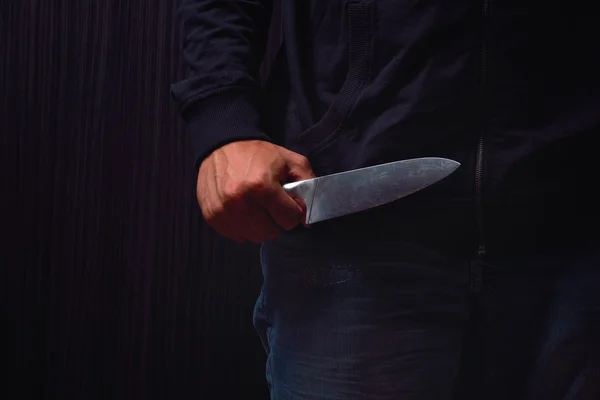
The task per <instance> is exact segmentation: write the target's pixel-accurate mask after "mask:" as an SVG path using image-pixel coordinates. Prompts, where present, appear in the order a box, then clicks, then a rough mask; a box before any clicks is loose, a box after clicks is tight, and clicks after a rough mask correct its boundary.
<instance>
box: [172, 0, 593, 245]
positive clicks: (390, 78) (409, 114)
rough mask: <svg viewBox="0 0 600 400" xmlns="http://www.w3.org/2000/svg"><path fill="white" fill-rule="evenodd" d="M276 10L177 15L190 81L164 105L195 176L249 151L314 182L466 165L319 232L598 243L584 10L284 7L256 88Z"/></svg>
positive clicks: (192, 1) (522, 2)
mask: <svg viewBox="0 0 600 400" xmlns="http://www.w3.org/2000/svg"><path fill="white" fill-rule="evenodd" d="M270 3H271V2H270V1H260V0H244V1H241V0H240V1H234V0H230V1H224V0H184V4H183V8H182V16H183V24H184V30H183V31H184V55H185V59H186V61H187V65H188V67H189V68H188V71H189V75H188V76H189V77H188V78H187V79H186V80H183V81H181V82H178V83H176V84H174V85H173V87H172V93H173V96H174V98H175V100H176V102H177V104H178V105H179V108H180V110H181V113H182V115H183V117H184V118H185V120H186V121H188V126H189V129H190V131H191V137H192V143H193V149H194V155H195V157H196V162H197V163H198V162H199V161H201V160H202V159H203V158H204V157H205V156H206V155H208V154H209V153H210V152H211V151H212V150H214V149H215V148H217V147H219V146H221V145H223V144H225V143H228V142H231V141H235V140H240V139H251V138H256V139H264V140H271V141H273V142H275V143H278V144H281V145H284V146H286V147H288V148H290V149H292V150H294V151H297V152H299V153H301V154H304V155H306V156H307V157H308V158H309V159H310V161H311V163H312V165H313V168H314V169H315V172H316V173H317V174H318V175H321V174H328V173H333V172H338V171H343V170H349V169H354V168H359V167H363V166H368V165H373V164H377V163H382V162H388V161H394V160H399V159H405V158H413V157H422V156H440V157H448V158H452V159H455V160H457V161H459V162H461V163H462V166H461V167H460V168H459V170H457V171H456V172H455V173H454V174H452V175H451V176H450V177H448V178H447V179H445V180H443V181H441V182H440V183H438V184H435V185H433V186H431V187H430V188H428V189H426V190H424V191H422V192H419V193H417V194H415V195H412V196H409V197H407V198H405V199H402V200H400V201H397V202H395V203H393V204H390V205H387V206H383V207H379V208H377V209H373V210H370V211H367V212H363V213H359V214H357V215H354V216H350V217H345V218H340V219H338V220H332V221H329V222H324V223H322V224H319V228H318V229H317V231H322V232H329V233H330V234H340V235H344V234H346V233H348V232H352V235H353V237H356V235H357V232H359V231H361V230H362V232H369V236H370V237H372V236H373V235H375V234H376V233H379V234H385V235H387V236H389V235H397V236H398V238H399V239H405V240H415V241H427V242H432V243H436V244H439V245H441V246H444V247H450V248H452V249H459V250H460V251H461V252H462V251H466V252H473V253H476V252H477V250H478V249H479V250H480V251H482V252H483V251H485V250H487V251H488V252H489V251H491V252H498V253H501V252H504V253H506V252H511V251H520V252H522V251H526V252H531V251H541V250H556V251H563V250H565V249H570V248H578V247H581V246H583V245H586V244H590V243H592V244H593V243H596V242H595V241H596V240H597V237H598V235H597V234H596V233H595V232H587V231H585V230H586V229H588V228H595V226H594V224H595V222H596V217H595V216H596V214H597V213H596V211H595V205H596V202H597V201H598V198H599V197H598V196H597V195H595V193H596V190H595V188H594V186H595V184H597V183H598V179H597V173H598V172H599V168H598V161H596V160H595V158H596V156H595V154H596V148H595V147H594V144H593V143H594V142H593V139H594V137H595V136H597V135H598V134H599V133H600V61H599V59H598V54H597V53H598V46H597V44H596V41H597V38H598V37H600V34H599V33H600V24H599V23H598V21H597V17H596V15H597V14H596V13H595V11H593V8H592V7H593V2H584V1H583V0H579V1H566V0H563V1H553V0H549V1H542V0H532V1H527V0H481V1H470V0H469V1H467V0H454V1H443V0H422V1H414V0H413V1H408V0H283V7H282V26H283V33H284V35H283V36H284V45H283V47H282V49H281V52H280V54H279V56H278V57H277V60H276V63H275V65H274V67H273V71H272V73H271V75H270V80H269V82H268V83H267V85H266V87H265V86H264V85H261V83H260V80H259V77H258V70H259V65H260V62H261V59H262V55H263V53H264V48H265V44H266V36H267V32H268V28H269V21H270V17H271V6H272V4H270ZM349 228H352V229H349Z"/></svg>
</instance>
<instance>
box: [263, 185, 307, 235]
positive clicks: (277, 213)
mask: <svg viewBox="0 0 600 400" xmlns="http://www.w3.org/2000/svg"><path fill="white" fill-rule="evenodd" d="M263 205H264V207H265V209H266V210H267V212H268V213H269V215H270V216H271V218H272V219H273V220H274V221H275V222H276V223H277V225H279V226H280V227H281V229H284V230H286V231H289V230H291V229H294V228H295V227H296V226H298V224H299V223H300V222H301V221H302V215H303V214H304V210H303V208H302V206H300V205H299V204H298V203H297V202H296V201H295V200H294V199H292V198H291V197H290V196H289V195H288V194H287V193H286V192H285V191H284V190H283V188H282V187H281V186H280V187H278V188H277V189H276V190H275V191H274V192H273V194H272V195H270V196H267V197H265V198H264V199H263Z"/></svg>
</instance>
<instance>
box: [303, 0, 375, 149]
mask: <svg viewBox="0 0 600 400" xmlns="http://www.w3.org/2000/svg"><path fill="white" fill-rule="evenodd" d="M373 1H374V0H348V2H347V3H346V17H347V19H348V34H349V37H348V58H349V64H348V72H347V74H346V79H345V81H344V84H343V85H342V88H341V89H340V92H339V94H338V95H337V97H336V98H335V100H334V101H333V103H332V104H331V105H330V106H329V108H328V109H327V111H326V112H325V114H324V115H323V117H322V118H321V119H320V120H319V121H318V122H317V123H316V124H314V125H313V126H311V127H310V128H308V129H307V130H305V131H304V132H302V133H300V135H299V137H298V141H299V143H300V144H301V146H302V147H303V148H304V149H306V150H307V152H308V154H314V153H316V152H318V151H319V150H320V149H322V148H324V147H325V146H327V145H328V144H330V143H331V142H333V141H334V140H336V138H337V137H338V136H339V135H340V133H341V132H342V131H343V125H344V122H345V121H346V119H347V117H348V114H349V113H350V111H351V110H352V107H353V106H354V104H355V103H356V100H357V99H358V96H359V95H360V93H361V91H362V89H363V87H364V86H365V83H366V81H367V79H368V76H369V59H370V56H371V46H372V16H373V14H372V7H373Z"/></svg>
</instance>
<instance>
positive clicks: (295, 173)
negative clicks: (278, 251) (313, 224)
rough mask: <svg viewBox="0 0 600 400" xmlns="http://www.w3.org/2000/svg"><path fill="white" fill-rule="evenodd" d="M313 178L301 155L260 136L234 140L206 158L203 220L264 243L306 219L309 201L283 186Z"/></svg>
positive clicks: (200, 191) (201, 184) (201, 177)
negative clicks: (251, 138) (291, 195)
mask: <svg viewBox="0 0 600 400" xmlns="http://www.w3.org/2000/svg"><path fill="white" fill-rule="evenodd" d="M314 177H315V176H314V173H313V172H312V169H311V166H310V163H309V162H308V160H307V159H306V158H305V157H304V156H302V155H300V154H297V153H294V152H292V151H289V150H287V149H285V148H283V147H280V146H276V145H274V144H271V143H269V142H265V141H260V140H248V141H240V142H233V143H230V144H227V145H225V146H223V147H221V148H219V149H217V150H215V151H214V152H213V153H212V154H211V155H210V156H208V157H207V158H206V159H205V160H204V161H203V162H202V164H201V165H200V170H199V171H198V182H197V186H196V195H197V197H198V204H199V205H200V208H201V210H202V215H203V216H204V219H205V220H206V221H207V222H208V224H209V225H210V226H212V227H213V228H214V229H215V230H216V231H217V232H218V233H219V234H220V235H222V236H225V237H227V238H229V239H232V240H235V241H237V242H244V241H247V240H248V241H251V242H254V243H260V242H262V241H264V240H266V239H273V238H275V237H276V236H277V235H278V234H279V233H280V232H281V230H290V229H293V228H295V227H296V226H297V225H298V224H299V223H301V222H302V218H303V216H304V212H305V210H304V205H303V204H302V205H301V203H302V202H301V201H300V200H298V201H296V200H294V199H292V198H291V197H290V196H289V195H288V194H287V193H285V191H284V190H283V188H282V187H281V185H282V184H283V183H286V182H293V181H299V180H303V179H310V178H314ZM299 203H300V204H299Z"/></svg>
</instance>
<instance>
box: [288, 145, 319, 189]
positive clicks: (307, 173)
mask: <svg viewBox="0 0 600 400" xmlns="http://www.w3.org/2000/svg"><path fill="white" fill-rule="evenodd" d="M286 156H287V157H286V162H287V166H288V178H289V180H290V181H292V182H295V181H303V180H305V179H312V178H316V176H315V173H314V172H313V169H312V166H311V165H310V161H309V160H308V158H306V157H304V156H303V155H301V154H297V153H294V152H291V151H289V152H288V154H286Z"/></svg>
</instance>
